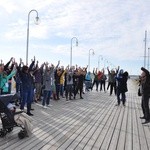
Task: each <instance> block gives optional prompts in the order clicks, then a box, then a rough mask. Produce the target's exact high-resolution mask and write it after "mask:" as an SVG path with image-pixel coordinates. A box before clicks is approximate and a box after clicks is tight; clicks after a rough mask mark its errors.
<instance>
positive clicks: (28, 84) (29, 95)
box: [17, 59, 35, 116]
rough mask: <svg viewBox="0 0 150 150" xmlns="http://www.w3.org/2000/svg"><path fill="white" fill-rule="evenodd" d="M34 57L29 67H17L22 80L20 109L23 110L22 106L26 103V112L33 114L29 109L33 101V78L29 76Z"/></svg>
mask: <svg viewBox="0 0 150 150" xmlns="http://www.w3.org/2000/svg"><path fill="white" fill-rule="evenodd" d="M34 63H35V59H34V61H32V63H31V65H30V67H28V66H23V67H22V70H21V68H20V67H18V68H17V70H18V73H19V76H20V79H21V82H22V96H23V98H22V101H21V106H20V109H21V110H24V106H25V104H26V103H27V114H28V115H29V116H33V114H32V113H31V112H30V111H31V103H32V101H33V78H32V76H31V74H30V73H31V71H32V68H33V66H34Z"/></svg>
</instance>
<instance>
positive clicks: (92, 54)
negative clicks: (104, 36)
mask: <svg viewBox="0 0 150 150" xmlns="http://www.w3.org/2000/svg"><path fill="white" fill-rule="evenodd" d="M91 51H92V55H94V50H93V49H90V50H89V60H88V70H89V71H90V52H91Z"/></svg>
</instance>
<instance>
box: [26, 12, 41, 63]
mask: <svg viewBox="0 0 150 150" xmlns="http://www.w3.org/2000/svg"><path fill="white" fill-rule="evenodd" d="M31 12H36V17H35V24H36V25H37V24H38V22H39V17H38V12H37V10H35V9H33V10H31V11H30V12H29V13H28V26H27V45H26V46H27V47H26V65H28V48H29V22H30V14H31Z"/></svg>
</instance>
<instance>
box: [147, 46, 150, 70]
mask: <svg viewBox="0 0 150 150" xmlns="http://www.w3.org/2000/svg"><path fill="white" fill-rule="evenodd" d="M149 55H150V48H148V58H147V60H148V65H147V69H148V70H149Z"/></svg>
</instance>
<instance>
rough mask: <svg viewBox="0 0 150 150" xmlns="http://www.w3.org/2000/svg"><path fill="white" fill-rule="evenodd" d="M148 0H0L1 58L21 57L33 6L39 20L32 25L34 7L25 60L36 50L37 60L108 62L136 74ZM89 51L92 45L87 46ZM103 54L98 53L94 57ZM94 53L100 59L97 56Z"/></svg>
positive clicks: (149, 19)
mask: <svg viewBox="0 0 150 150" xmlns="http://www.w3.org/2000/svg"><path fill="white" fill-rule="evenodd" d="M149 6H150V1H149V0H144V1H143V0H137V1H135V0H105V1H103V0H59V1H58V0H32V1H31V0H26V1H23V0H13V1H12V0H5V1H4V0H0V18H1V24H0V33H1V34H0V39H1V40H0V53H1V57H0V59H2V60H3V61H4V63H6V62H7V61H8V60H9V59H10V58H11V57H15V58H16V61H19V58H22V59H23V61H24V62H25V61H26V39H27V19H28V13H29V12H30V10H32V9H36V10H37V11H38V13H39V17H40V24H39V25H35V24H34V19H35V17H36V14H35V12H32V13H31V14H30V25H29V27H30V35H29V62H30V60H31V59H32V58H33V57H34V56H35V57H36V59H37V60H39V63H43V62H46V61H47V62H49V63H53V64H57V62H58V60H60V62H61V64H60V66H67V65H68V64H70V49H71V39H72V38H73V37H76V38H77V39H78V46H77V47H76V43H75V42H76V41H75V39H74V40H73V41H72V53H73V54H72V64H73V65H76V64H77V65H78V66H81V67H85V66H87V65H88V58H89V50H90V49H93V50H94V53H95V55H92V54H91V53H90V69H91V70H92V69H93V68H96V67H98V61H100V65H99V67H100V68H102V67H104V62H105V66H109V67H110V68H114V67H117V66H120V68H122V69H124V70H126V71H128V72H129V74H136V75H138V74H140V73H141V71H140V68H141V66H143V65H144V59H143V55H144V41H143V40H144V36H145V30H147V36H148V40H147V48H148V47H150V43H149V36H150V13H149ZM90 52H91V51H90ZM100 55H102V57H103V59H101V57H99V56H100ZM98 58H99V59H98Z"/></svg>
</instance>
